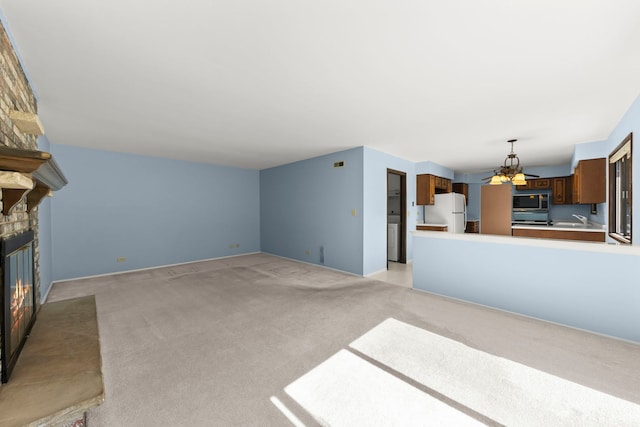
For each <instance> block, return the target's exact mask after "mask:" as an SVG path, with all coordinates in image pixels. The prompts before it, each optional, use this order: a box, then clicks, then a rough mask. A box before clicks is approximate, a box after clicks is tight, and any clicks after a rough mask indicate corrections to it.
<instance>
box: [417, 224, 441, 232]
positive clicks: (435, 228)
mask: <svg viewBox="0 0 640 427" xmlns="http://www.w3.org/2000/svg"><path fill="white" fill-rule="evenodd" d="M448 229H449V227H447V226H446V225H416V230H418V231H447V230H448Z"/></svg>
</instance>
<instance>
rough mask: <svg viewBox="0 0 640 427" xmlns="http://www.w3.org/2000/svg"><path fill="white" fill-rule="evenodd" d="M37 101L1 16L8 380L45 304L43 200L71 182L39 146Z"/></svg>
mask: <svg viewBox="0 0 640 427" xmlns="http://www.w3.org/2000/svg"><path fill="white" fill-rule="evenodd" d="M37 110H38V108H37V101H36V98H35V96H34V94H33V91H32V89H31V87H30V85H29V81H28V79H27V77H26V75H25V73H24V70H23V69H22V65H21V63H20V61H19V59H18V56H17V55H16V52H15V50H14V49H13V46H12V45H11V41H10V39H9V37H8V35H7V32H6V30H5V28H4V26H3V24H2V23H1V22H0V246H1V250H2V254H0V284H1V287H0V303H1V304H0V344H1V345H0V359H1V360H2V362H1V363H0V369H1V371H0V378H1V379H2V383H4V382H5V381H6V380H7V378H8V377H9V373H10V372H11V368H12V366H13V365H14V364H15V362H16V359H17V352H19V351H20V348H21V347H22V344H23V342H24V340H23V339H24V337H26V336H28V333H29V329H30V327H31V325H32V324H33V321H34V319H35V313H37V311H38V308H39V306H40V251H39V244H38V242H39V238H38V236H39V229H38V209H37V206H38V204H39V203H40V201H41V200H42V199H43V198H44V197H45V196H47V195H48V194H50V193H51V191H52V190H58V189H60V188H61V187H62V186H64V185H65V184H66V179H65V178H64V175H62V172H60V169H59V168H58V166H57V164H56V163H55V161H54V160H53V158H52V157H51V155H50V154H49V153H45V152H41V151H38V150H37V149H38V135H41V134H42V125H41V123H40V122H39V119H38V118H37Z"/></svg>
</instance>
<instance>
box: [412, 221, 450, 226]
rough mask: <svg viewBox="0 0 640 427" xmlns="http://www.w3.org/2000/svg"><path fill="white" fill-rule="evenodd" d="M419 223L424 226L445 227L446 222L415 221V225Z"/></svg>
mask: <svg viewBox="0 0 640 427" xmlns="http://www.w3.org/2000/svg"><path fill="white" fill-rule="evenodd" d="M421 225H422V226H425V227H446V226H447V224H437V223H435V222H424V223H417V224H416V227H419V226H421Z"/></svg>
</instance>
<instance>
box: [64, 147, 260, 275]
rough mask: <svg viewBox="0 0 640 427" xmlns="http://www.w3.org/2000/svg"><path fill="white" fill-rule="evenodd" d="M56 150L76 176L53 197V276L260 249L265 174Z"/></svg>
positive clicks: (66, 169) (66, 171) (68, 172)
mask: <svg viewBox="0 0 640 427" xmlns="http://www.w3.org/2000/svg"><path fill="white" fill-rule="evenodd" d="M51 151H52V153H53V155H54V156H55V158H56V160H57V162H58V164H59V165H60V167H61V169H62V170H63V172H64V174H65V175H66V177H67V179H68V180H69V184H68V185H67V186H66V187H64V188H63V189H62V190H60V191H58V192H56V194H55V196H54V198H53V200H52V237H53V280H61V279H68V278H76V277H83V276H90V275H96V274H103V273H113V272H118V271H126V270H133V269H139V268H145V267H154V266H160V265H167V264H175V263H181V262H187V261H195V260H202V259H208V258H216V257H223V256H227V255H236V254H241V253H249V252H256V251H259V250H260V243H259V234H260V232H259V226H260V225H259V210H260V195H259V174H258V171H254V170H246V169H238V168H230V167H221V166H215V165H209V164H201V163H191V162H184V161H178V160H169V159H162V158H155V157H144V156H136V155H130V154H122V153H114V152H107V151H99V150H91V149H84V148H77V147H70V146H65V145H58V144H52V145H51ZM237 243H239V244H240V247H239V248H233V249H231V248H229V245H232V244H233V245H235V244H237ZM118 257H125V258H126V262H120V263H119V262H116V258H118Z"/></svg>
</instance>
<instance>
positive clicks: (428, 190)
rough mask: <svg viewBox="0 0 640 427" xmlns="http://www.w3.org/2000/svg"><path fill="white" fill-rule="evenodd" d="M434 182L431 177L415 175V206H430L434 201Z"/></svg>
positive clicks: (433, 178)
mask: <svg viewBox="0 0 640 427" xmlns="http://www.w3.org/2000/svg"><path fill="white" fill-rule="evenodd" d="M435 194H436V180H435V177H434V176H433V175H426V174H423V175H417V176H416V204H417V205H419V206H420V205H432V204H433V202H434V201H435V199H434V195H435Z"/></svg>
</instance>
